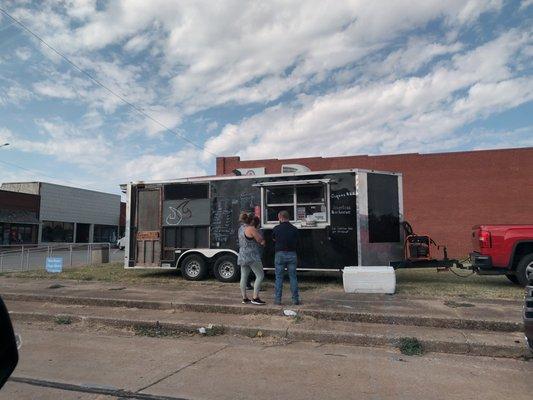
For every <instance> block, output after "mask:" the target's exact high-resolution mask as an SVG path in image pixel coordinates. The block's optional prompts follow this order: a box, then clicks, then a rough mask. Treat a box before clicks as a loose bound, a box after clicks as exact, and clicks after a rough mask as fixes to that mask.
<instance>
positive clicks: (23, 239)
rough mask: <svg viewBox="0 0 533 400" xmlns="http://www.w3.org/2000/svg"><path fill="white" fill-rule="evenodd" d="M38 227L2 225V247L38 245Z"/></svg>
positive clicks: (0, 240) (0, 243)
mask: <svg viewBox="0 0 533 400" xmlns="http://www.w3.org/2000/svg"><path fill="white" fill-rule="evenodd" d="M37 231H38V226H37V225H31V224H0V245H4V246H8V245H14V244H34V243H37Z"/></svg>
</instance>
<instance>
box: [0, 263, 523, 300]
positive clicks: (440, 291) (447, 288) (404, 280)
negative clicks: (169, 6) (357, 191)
mask: <svg viewBox="0 0 533 400" xmlns="http://www.w3.org/2000/svg"><path fill="white" fill-rule="evenodd" d="M0 275H1V276H6V277H16V278H27V279H49V280H61V279H69V280H76V281H86V282H90V281H99V282H109V283H120V287H123V286H124V285H142V286H157V287H162V288H166V289H194V288H200V287H208V288H217V287H219V288H224V287H228V284H227V283H221V282H218V281H216V280H215V279H213V278H209V279H207V280H205V281H201V282H192V281H186V280H185V279H183V278H182V277H181V275H180V273H179V271H175V270H140V269H128V270H126V269H124V267H123V265H122V263H110V264H103V265H95V266H87V267H75V268H65V269H64V270H63V272H61V273H59V274H49V273H47V272H46V271H44V270H37V271H27V272H10V273H7V272H6V273H3V274H0ZM396 279H397V294H398V295H400V296H406V297H407V296H408V297H431V298H441V299H449V298H455V299H456V298H481V299H508V300H519V301H521V300H522V299H523V296H524V290H523V288H521V287H520V286H518V285H514V284H512V283H511V282H509V280H508V279H507V278H506V277H505V276H480V275H472V276H469V277H467V278H460V277H458V276H455V275H453V274H452V273H450V272H437V271H436V270H435V269H416V270H415V269H411V270H409V269H405V270H401V269H400V270H397V271H396ZM298 283H299V287H300V291H302V292H306V291H307V292H308V293H310V292H313V291H315V292H318V291H322V290H339V291H342V277H341V276H340V274H338V273H327V274H324V273H318V272H306V273H301V274H299V276H298ZM230 285H235V287H237V286H238V283H234V284H230ZM263 288H264V289H267V290H273V288H274V274H273V273H267V276H266V279H265V281H264V283H263ZM236 290H237V291H238V289H237V288H236ZM286 290H288V288H286Z"/></svg>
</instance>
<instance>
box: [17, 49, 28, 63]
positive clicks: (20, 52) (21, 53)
mask: <svg viewBox="0 0 533 400" xmlns="http://www.w3.org/2000/svg"><path fill="white" fill-rule="evenodd" d="M15 55H16V56H17V57H18V58H20V59H21V60H22V61H27V60H28V59H29V58H30V57H31V50H30V49H29V48H27V47H19V48H18V49H17V50H15Z"/></svg>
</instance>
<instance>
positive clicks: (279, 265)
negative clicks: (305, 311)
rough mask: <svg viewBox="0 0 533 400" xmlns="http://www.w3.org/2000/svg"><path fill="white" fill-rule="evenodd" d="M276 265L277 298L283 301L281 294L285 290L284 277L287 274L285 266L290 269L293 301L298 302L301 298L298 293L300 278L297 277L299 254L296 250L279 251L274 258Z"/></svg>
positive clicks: (278, 300) (277, 300)
mask: <svg viewBox="0 0 533 400" xmlns="http://www.w3.org/2000/svg"><path fill="white" fill-rule="evenodd" d="M274 264H275V266H276V284H275V292H276V294H275V300H276V302H281V294H282V291H283V278H284V276H285V268H287V271H289V280H290V282H291V292H292V301H293V302H297V301H299V299H300V295H299V294H298V280H297V279H296V265H297V256H296V252H295V251H277V252H276V256H275V258H274Z"/></svg>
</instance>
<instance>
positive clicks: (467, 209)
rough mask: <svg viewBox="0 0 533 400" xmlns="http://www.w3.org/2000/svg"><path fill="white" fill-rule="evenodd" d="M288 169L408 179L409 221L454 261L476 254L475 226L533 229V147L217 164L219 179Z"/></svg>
mask: <svg viewBox="0 0 533 400" xmlns="http://www.w3.org/2000/svg"><path fill="white" fill-rule="evenodd" d="M283 164H301V165H304V166H306V167H308V168H309V169H311V170H312V171H322V170H330V169H346V168H361V169H374V170H381V171H395V172H402V173H403V198H404V218H405V220H407V221H409V222H410V223H411V225H413V228H414V230H415V232H417V233H420V234H422V233H427V234H429V235H430V236H432V237H433V238H434V239H435V241H436V242H437V243H442V244H446V245H447V246H448V251H449V255H450V256H451V257H463V256H466V255H467V254H468V252H469V251H470V250H471V228H472V226H474V225H476V224H486V223H489V224H524V223H529V224H532V223H533V147H529V148H522V149H506V150H482V151H466V152H457V153H437V154H418V153H414V154H399V155H383V156H366V155H363V156H349V157H312V158H293V159H283V160H280V159H268V160H241V159H240V157H219V158H217V166H216V168H217V175H225V174H231V173H232V171H233V170H234V169H236V168H254V167H264V168H265V169H266V173H268V174H272V173H280V172H281V166H282V165H283Z"/></svg>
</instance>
